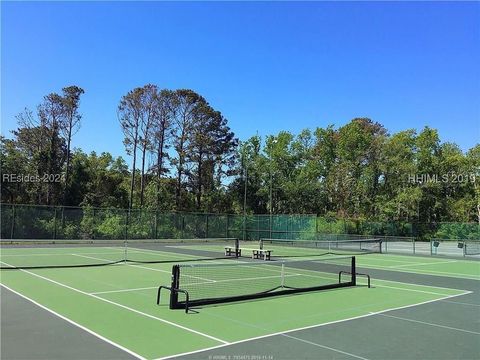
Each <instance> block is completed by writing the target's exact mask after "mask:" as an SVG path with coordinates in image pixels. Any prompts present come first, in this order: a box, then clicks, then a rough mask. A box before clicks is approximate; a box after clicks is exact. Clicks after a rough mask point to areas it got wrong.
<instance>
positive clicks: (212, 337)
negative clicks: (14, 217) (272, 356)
mask: <svg viewBox="0 0 480 360" xmlns="http://www.w3.org/2000/svg"><path fill="white" fill-rule="evenodd" d="M1 262H2V263H4V264H5V265H7V266H11V265H9V264H7V263H5V262H3V261H1ZM19 270H20V271H22V272H24V273H27V274H29V275H32V276H35V277H38V278H40V279H43V280H45V281H48V282H51V283H53V284H56V285H58V286H62V287H64V288H66V289H69V290H72V291H75V292H78V293H79V294H83V295H86V296H90V297H93V298H94V299H97V300H100V301H103V302H106V303H108V304H111V305H115V306H118V307H120V308H122V309H125V310H128V311H131V312H133V313H136V314H138V315H142V316H144V317H147V318H150V319H153V320H158V321H160V322H162V323H165V324H168V325H171V326H174V327H177V328H179V329H182V330H186V331H188V332H191V333H194V334H197V335H200V336H203V337H206V338H208V339H210V340H214V341H217V342H220V343H222V344H225V345H228V344H229V342H228V341H225V340H222V339H219V338H216V337H214V336H211V335H208V334H205V333H202V332H200V331H197V330H194V329H190V328H188V327H186V326H183V325H180V324H177V323H174V322H172V321H168V320H165V319H162V318H159V317H157V316H153V315H150V314H147V313H144V312H143V311H140V310H137V309H134V308H131V307H129V306H126V305H122V304H120V303H116V302H114V301H111V300H108V299H105V298H102V297H100V296H97V295H94V294H89V293H87V292H85V291H83V290H80V289H76V288H74V287H72V286H69V285H66V284H63V283H61V282H58V281H56V280H53V279H50V278H47V277H45V276H42V275H39V274H36V273H34V272H31V271H28V270H25V269H19Z"/></svg>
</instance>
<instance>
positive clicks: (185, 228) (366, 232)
mask: <svg viewBox="0 0 480 360" xmlns="http://www.w3.org/2000/svg"><path fill="white" fill-rule="evenodd" d="M0 214H1V228H0V230H1V234H0V235H1V238H2V239H110V240H112V239H180V238H208V237H210V238H224V237H227V238H231V237H233V238H238V239H241V240H253V241H258V240H260V239H262V238H271V239H289V240H327V241H332V240H351V239H357V238H362V237H364V238H365V237H366V238H370V237H379V236H381V237H382V238H389V239H391V238H392V237H394V238H402V239H410V238H415V239H416V240H419V241H429V240H430V239H432V238H442V239H450V240H456V239H467V240H478V239H480V225H479V224H478V223H429V224H425V223H406V222H401V221H398V222H374V221H368V220H358V219H356V220H352V219H336V218H332V217H323V216H317V215H284V214H282V215H279V214H272V215H270V214H260V215H251V214H249V215H238V214H206V213H183V212H182V213H175V212H170V213H165V212H160V211H155V210H149V209H132V210H127V209H107V208H93V207H83V208H82V207H61V206H40V205H16V204H15V205H13V204H0ZM389 241H390V242H392V241H391V240H389Z"/></svg>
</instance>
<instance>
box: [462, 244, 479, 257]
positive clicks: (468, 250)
mask: <svg viewBox="0 0 480 360" xmlns="http://www.w3.org/2000/svg"><path fill="white" fill-rule="evenodd" d="M463 254H464V255H480V240H464V241H463Z"/></svg>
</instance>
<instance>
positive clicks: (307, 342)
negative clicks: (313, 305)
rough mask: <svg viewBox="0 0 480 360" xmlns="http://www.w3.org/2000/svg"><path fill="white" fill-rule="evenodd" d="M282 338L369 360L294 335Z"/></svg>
mask: <svg viewBox="0 0 480 360" xmlns="http://www.w3.org/2000/svg"><path fill="white" fill-rule="evenodd" d="M281 335H282V336H285V337H287V338H290V339H294V340H297V341H301V342H303V343H306V344H309V345H313V346H317V347H321V348H324V349H327V350H331V351H335V352H338V353H340V354H344V355H347V356H351V357H354V358H357V359H362V360H368V359H367V358H364V357H362V356H359V355H355V354H352V353H349V352H346V351H342V350H340V349H335V348H332V347H329V346H325V345H321V344H317V343H315V342H313V341H308V340H305V339H301V338H298V337H295V336H292V335H288V334H281Z"/></svg>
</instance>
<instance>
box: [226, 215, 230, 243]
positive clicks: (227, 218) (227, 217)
mask: <svg viewBox="0 0 480 360" xmlns="http://www.w3.org/2000/svg"><path fill="white" fill-rule="evenodd" d="M229 218H230V217H229V215H228V214H227V215H226V221H225V237H226V238H228V220H229Z"/></svg>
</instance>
